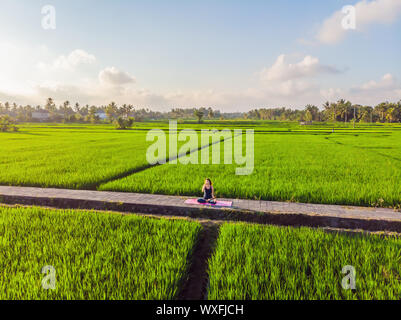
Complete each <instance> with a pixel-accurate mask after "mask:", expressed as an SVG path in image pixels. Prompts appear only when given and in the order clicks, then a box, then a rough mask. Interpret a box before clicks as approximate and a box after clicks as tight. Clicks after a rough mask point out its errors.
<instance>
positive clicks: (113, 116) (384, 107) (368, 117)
mask: <svg viewBox="0 0 401 320" xmlns="http://www.w3.org/2000/svg"><path fill="white" fill-rule="evenodd" d="M41 112H42V113H46V114H47V117H46V121H49V122H89V123H100V122H108V123H117V124H122V125H123V124H129V123H130V122H133V121H145V120H166V119H182V120H193V119H196V120H197V121H198V122H202V121H203V120H205V119H209V120H224V119H253V120H281V121H308V122H312V121H342V122H351V121H353V122H389V123H393V122H401V100H400V101H398V102H397V103H393V102H382V103H380V104H378V105H376V106H374V107H372V106H363V105H359V104H352V103H351V102H350V101H347V100H344V99H341V100H338V101H337V102H328V101H327V102H326V103H324V104H323V105H322V107H321V108H319V107H317V106H315V105H310V104H309V105H307V106H305V108H304V109H303V110H298V109H291V108H258V109H253V110H251V111H249V112H237V113H222V112H220V111H219V110H214V109H212V108H210V107H209V108H172V109H171V110H169V111H166V112H160V111H152V110H150V109H149V108H135V107H134V106H133V105H131V104H123V105H121V106H118V105H117V104H116V103H115V102H111V103H110V104H108V105H105V106H95V105H91V106H90V105H88V104H86V105H83V106H81V105H80V104H79V103H75V104H71V103H70V102H69V101H65V102H64V103H63V104H61V105H59V106H56V104H55V102H54V100H53V99H52V98H48V99H47V100H46V102H45V104H44V105H43V106H41V105H38V106H35V107H33V106H31V105H25V106H22V105H17V104H16V103H13V104H10V103H9V102H5V103H2V102H0V116H7V117H8V118H7V119H9V120H7V121H14V122H33V121H35V118H34V117H33V115H34V114H35V113H41ZM36 120H37V119H36ZM128 120H129V121H128Z"/></svg>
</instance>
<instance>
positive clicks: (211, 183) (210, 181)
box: [205, 178, 213, 186]
mask: <svg viewBox="0 0 401 320" xmlns="http://www.w3.org/2000/svg"><path fill="white" fill-rule="evenodd" d="M205 180H207V181H209V183H210V185H211V186H212V185H213V182H212V180H210V179H209V178H206V179H205Z"/></svg>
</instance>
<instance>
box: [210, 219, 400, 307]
mask: <svg viewBox="0 0 401 320" xmlns="http://www.w3.org/2000/svg"><path fill="white" fill-rule="evenodd" d="M345 266H353V267H354V268H355V272H356V274H355V285H356V287H355V289H354V290H352V289H344V288H343V286H342V281H343V278H344V277H346V276H348V275H349V273H348V272H346V273H342V271H343V268H344V267H345ZM209 276H210V285H209V289H208V298H209V299H212V300H213V299H254V300H264V299H272V300H277V299H278V300H288V299H291V300H299V299H302V300H303V299H308V300H309V299H311V300H312V299H330V300H337V299H339V300H341V299H395V300H399V299H400V298H401V239H399V238H396V237H390V236H388V237H381V236H377V235H361V234H357V235H346V234H339V233H328V232H325V231H322V230H316V229H311V228H290V227H276V226H257V225H251V224H243V223H241V224H235V223H227V224H224V225H223V226H222V227H221V229H220V235H219V238H218V240H217V244H216V249H215V252H214V254H213V256H212V258H211V259H210V261H209ZM345 282H346V283H347V279H345Z"/></svg>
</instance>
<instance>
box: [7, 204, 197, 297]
mask: <svg viewBox="0 0 401 320" xmlns="http://www.w3.org/2000/svg"><path fill="white" fill-rule="evenodd" d="M200 228H201V226H200V225H199V224H198V223H195V222H188V221H185V220H167V219H152V218H145V217H138V216H135V215H121V214H115V213H102V212H91V211H73V210H49V209H42V208H35V207H34V208H9V207H0V270H1V272H0V300H2V299H18V300H20V299H24V300H25V299H29V300H31V299H34V300H35V299H40V300H43V299H57V300H59V299H62V300H65V299H68V300H69V299H86V300H87V299H95V300H97V299H107V300H109V299H118V300H119V299H173V298H174V297H175V296H176V294H177V290H178V289H179V285H180V282H181V281H182V278H183V275H184V274H185V273H186V271H187V268H188V266H187V264H188V260H189V259H188V258H189V256H190V254H191V252H192V248H193V246H194V243H195V242H196V239H197V235H198V232H199V230H200ZM44 266H53V267H54V268H55V271H56V282H55V289H54V290H53V289H47V290H45V289H43V288H42V279H43V278H44V277H45V274H42V273H41V270H42V268H43V267H44Z"/></svg>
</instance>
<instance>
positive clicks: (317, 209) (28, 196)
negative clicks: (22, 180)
mask: <svg viewBox="0 0 401 320" xmlns="http://www.w3.org/2000/svg"><path fill="white" fill-rule="evenodd" d="M188 198H189V197H182V196H168V195H154V194H140V193H125V192H107V191H87V190H69V189H53V188H30V187H9V186H0V203H7V204H29V205H43V206H54V207H60V208H85V209H98V210H116V211H125V212H133V213H135V212H138V213H152V214H160V215H176V216H190V217H193V218H207V219H212V220H230V221H247V222H254V223H265V224H279V225H293V226H302V225H305V226H316V227H318V226H323V227H334V228H347V229H365V230H369V231H395V232H401V212H399V211H395V210H393V209H385V208H368V207H353V206H341V205H325V204H304V203H292V202H277V201H257V200H242V199H222V200H229V201H232V202H233V207H232V208H219V207H206V206H200V205H199V206H198V205H188V204H185V203H184V201H185V200H186V199H188Z"/></svg>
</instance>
